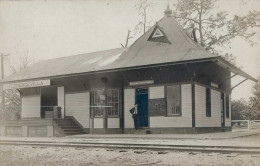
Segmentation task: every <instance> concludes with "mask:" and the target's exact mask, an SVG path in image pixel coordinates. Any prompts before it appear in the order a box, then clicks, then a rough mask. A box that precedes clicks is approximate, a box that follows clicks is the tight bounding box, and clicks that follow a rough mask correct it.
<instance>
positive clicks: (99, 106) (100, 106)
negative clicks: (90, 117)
mask: <svg viewBox="0 0 260 166" xmlns="http://www.w3.org/2000/svg"><path fill="white" fill-rule="evenodd" d="M105 101H106V96H105V91H104V89H99V90H94V106H95V107H94V109H93V110H94V116H95V117H102V116H103V112H104V110H105V107H104V106H105V105H106V102H105Z"/></svg>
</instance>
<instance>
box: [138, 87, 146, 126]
mask: <svg viewBox="0 0 260 166" xmlns="http://www.w3.org/2000/svg"><path fill="white" fill-rule="evenodd" d="M135 95H136V104H137V105H138V114H139V125H140V126H139V127H148V88H136V91H135Z"/></svg>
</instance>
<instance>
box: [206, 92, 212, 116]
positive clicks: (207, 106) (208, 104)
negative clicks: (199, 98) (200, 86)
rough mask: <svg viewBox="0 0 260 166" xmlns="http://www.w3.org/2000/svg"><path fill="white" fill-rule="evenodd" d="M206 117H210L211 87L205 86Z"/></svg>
mask: <svg viewBox="0 0 260 166" xmlns="http://www.w3.org/2000/svg"><path fill="white" fill-rule="evenodd" d="M205 99H206V117H211V88H206V97H205Z"/></svg>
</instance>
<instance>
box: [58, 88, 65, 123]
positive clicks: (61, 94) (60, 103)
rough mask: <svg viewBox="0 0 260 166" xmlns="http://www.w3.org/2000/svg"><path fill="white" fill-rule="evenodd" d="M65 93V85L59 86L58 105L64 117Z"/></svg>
mask: <svg viewBox="0 0 260 166" xmlns="http://www.w3.org/2000/svg"><path fill="white" fill-rule="evenodd" d="M64 102H65V95H64V87H58V106H59V107H61V117H62V118H64V113H65V110H64V106H65V104H64Z"/></svg>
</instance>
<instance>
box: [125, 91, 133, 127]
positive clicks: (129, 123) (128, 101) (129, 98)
mask: <svg viewBox="0 0 260 166" xmlns="http://www.w3.org/2000/svg"><path fill="white" fill-rule="evenodd" d="M134 104H135V89H125V90H124V111H125V112H124V126H125V128H134V120H133V118H132V114H131V113H130V112H129V110H130V109H131V108H133V107H134Z"/></svg>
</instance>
